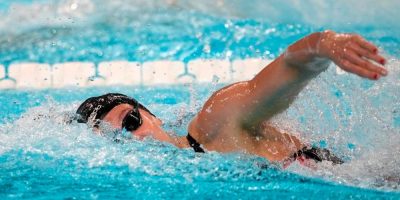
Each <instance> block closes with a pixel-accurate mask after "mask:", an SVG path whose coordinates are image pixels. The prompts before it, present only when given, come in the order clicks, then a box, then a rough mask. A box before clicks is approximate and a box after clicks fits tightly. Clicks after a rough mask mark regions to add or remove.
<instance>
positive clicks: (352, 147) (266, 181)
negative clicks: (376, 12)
mask: <svg viewBox="0 0 400 200" xmlns="http://www.w3.org/2000/svg"><path fill="white" fill-rule="evenodd" d="M13 2H14V3H20V4H18V6H15V5H12V3H9V2H5V3H4V2H2V3H0V8H1V9H0V10H1V11H2V12H3V14H2V15H3V19H5V20H3V22H0V32H1V33H2V34H1V35H0V63H1V64H3V65H5V66H8V65H9V64H11V63H15V62H42V63H50V64H53V63H57V62H66V61H90V62H95V63H98V62H101V61H110V60H121V59H122V60H129V61H140V62H145V61H150V60H160V59H169V60H179V61H183V62H188V61H190V60H192V59H196V58H229V59H232V60H233V59H239V58H247V57H261V58H274V57H276V56H277V55H279V53H281V52H282V51H283V50H284V49H285V47H286V46H287V45H288V44H290V43H292V42H293V41H295V40H297V39H299V38H301V37H302V36H304V35H306V34H308V33H310V32H313V31H317V30H323V29H326V28H335V30H336V31H355V32H358V33H360V34H362V35H363V36H365V37H366V38H368V39H369V40H371V41H373V42H374V43H377V44H378V45H379V47H380V48H381V49H382V50H384V53H385V55H386V56H387V57H388V58H389V63H388V66H387V67H388V68H389V70H390V75H389V76H388V77H387V78H385V79H382V80H380V81H378V82H371V81H368V80H363V79H360V78H358V77H355V76H352V75H348V74H346V75H340V76H339V75H337V74H336V73H335V69H334V68H330V69H329V70H328V71H327V72H325V73H323V74H321V75H320V76H319V77H318V78H317V79H315V80H313V81H312V82H311V83H310V85H309V86H308V87H307V88H306V89H305V90H304V91H303V92H302V93H301V94H300V95H299V98H298V99H297V100H296V102H295V103H294V104H293V105H292V107H291V108H290V109H288V110H287V111H286V112H284V113H282V114H281V115H279V116H277V117H276V118H275V119H274V122H275V123H277V124H279V126H280V127H284V128H285V129H288V130H290V131H292V132H296V133H299V134H300V137H301V138H302V139H303V140H305V141H308V142H310V143H312V144H314V145H318V146H322V147H327V148H330V149H332V150H333V151H334V152H335V153H337V154H339V155H341V156H343V157H344V158H345V159H346V161H347V162H346V164H343V165H341V166H334V167H333V166H330V165H329V164H327V163H322V164H320V165H319V167H318V170H309V169H305V168H303V167H301V166H297V165H293V166H291V167H289V169H286V170H282V169H280V168H279V166H274V165H271V164H269V163H268V161H267V160H265V159H263V158H258V157H254V156H250V155H243V154H220V153H216V152H210V153H207V154H204V155H195V154H194V153H193V152H192V151H191V150H190V149H186V150H180V149H177V148H175V147H173V146H171V145H169V144H164V143H160V142H157V141H153V140H151V139H147V140H145V141H137V140H136V139H134V138H124V139H123V143H119V144H116V143H114V142H112V140H111V139H110V138H108V137H99V136H97V135H95V134H93V133H92V131H91V130H90V129H88V128H87V127H86V126H85V125H83V124H75V123H72V124H69V125H67V124H66V123H65V119H66V118H67V116H68V115H70V114H71V113H73V111H74V110H75V109H76V107H77V106H78V105H79V103H80V102H82V100H84V99H85V98H87V97H90V96H94V95H100V94H104V93H107V92H121V93H125V94H128V95H131V96H135V97H136V98H139V99H141V101H142V102H143V104H145V105H147V106H148V107H149V108H150V109H151V110H152V111H154V113H155V114H156V115H157V116H159V117H160V118H161V119H163V120H164V122H165V125H164V126H165V127H164V128H165V129H166V130H169V131H171V132H175V133H176V134H179V135H183V134H185V130H186V126H187V123H188V122H189V120H190V119H191V117H192V116H193V115H194V114H195V113H196V112H197V111H198V109H199V108H200V106H201V105H202V102H204V101H205V99H207V97H208V96H209V95H210V94H211V93H212V92H213V91H214V90H216V89H218V88H220V87H222V84H219V83H210V84H200V85H178V86H157V87H146V86H135V87H133V86H132V87H126V86H125V87H122V86H121V87H94V88H83V89H82V88H80V89H79V88H65V89H47V90H2V91H0V102H1V103H0V110H1V112H0V198H1V199H5V198H10V199H12V198H15V199H21V198H42V199H118V198H145V199H152V198H162V199H166V198H179V199H182V198H183V199H189V198H201V199H211V198H224V199H250V198H261V199H278V198H279V199H280V198H294V199H334V198H335V199H351V198H352V199H399V198H400V190H399V187H400V183H399V182H400V177H399V174H400V168H399V166H400V159H398V155H399V153H400V145H399V141H400V140H399V134H400V104H399V102H400V99H399V98H400V89H399V87H400V82H399V77H400V70H399V68H398V66H399V56H398V53H399V47H400V41H399V35H398V33H399V30H398V25H397V24H385V23H378V22H376V21H372V20H371V22H370V23H363V21H359V22H358V23H357V24H351V23H350V24H348V23H342V24H340V23H339V22H338V24H336V26H333V25H329V24H328V23H324V21H320V22H319V23H310V22H309V21H307V20H305V19H306V18H301V17H299V16H303V15H304V14H302V13H301V12H300V13H299V12H294V11H293V13H296V14H295V17H297V18H298V19H299V20H298V21H296V20H294V19H289V18H287V17H286V18H285V16H286V15H285V16H283V15H282V19H283V18H285V20H281V21H279V20H275V21H274V20H271V19H265V20H263V19H261V18H257V17H254V15H255V14H254V13H252V12H251V11H247V13H246V12H244V13H236V12H233V11H237V9H236V8H237V7H240V6H245V5H247V6H248V3H246V2H245V1H243V2H241V1H237V2H236V3H237V4H238V5H237V7H229V6H232V5H226V7H225V9H228V10H229V9H231V10H233V11H232V12H228V13H225V12H218V11H214V10H213V9H212V8H208V9H209V11H207V9H206V10H204V8H207V6H203V7H201V6H192V7H190V6H191V5H190V3H186V4H185V3H181V4H179V3H178V4H176V5H172V6H165V5H164V4H162V3H155V2H153V1H143V2H142V1H138V2H140V6H139V5H138V3H135V2H131V1H129V2H128V1H113V2H114V3H110V2H108V1H90V0H85V1H81V2H83V3H81V4H79V5H78V6H77V7H76V9H75V10H71V8H72V7H74V6H72V4H73V3H74V1H52V2H50V3H49V2H48V1H35V2H34V3H32V1H13ZM145 2H147V3H145ZM149 2H150V3H149ZM270 3H273V1H270ZM292 3H293V2H292ZM339 3H340V2H339ZM214 4H215V3H214ZM120 5H124V6H120ZM274 6H275V7H276V9H277V10H279V9H280V10H286V11H287V10H289V11H291V9H293V7H291V6H292V5H291V4H290V1H289V3H286V4H285V3H283V4H282V5H280V6H276V5H275V4H274ZM274 6H272V7H274ZM316 6H317V8H318V6H320V7H319V8H320V9H323V8H324V6H322V5H320V4H318V5H316ZM116 7H118V8H119V9H120V10H119V12H116V11H115V10H114V8H116ZM305 7H306V6H305ZM305 7H304V9H307V8H305ZM48 8H51V9H48ZM300 8H302V7H300ZM343 10H345V9H343ZM389 11H390V10H389ZM389 11H387V12H386V13H390V12H389ZM254 12H256V11H254ZM287 12H288V11H287ZM287 12H285V13H287ZM343 12H344V11H343ZM245 14H248V15H245ZM258 14H260V13H258ZM276 15H277V14H276V13H271V16H272V17H271V18H273V19H277V18H276ZM17 16H19V17H17ZM24 16H25V18H24ZM32 16H35V17H32ZM258 16H261V14H260V15H258ZM265 16H268V15H267V14H264V17H265ZM274 16H275V18H274ZM342 17H343V18H344V19H342V21H343V20H344V21H346V20H345V18H346V16H342ZM381 17H382V18H381V19H385V17H386V19H387V16H384V15H382V16H381ZM21 18H22V19H24V20H21ZM279 19H281V18H279ZM316 20H317V19H316ZM348 20H349V21H348V22H352V21H351V19H348ZM24 21H26V22H24ZM338 21H341V20H340V19H339V20H338ZM354 21H357V20H356V19H354ZM16 22H21V23H16ZM387 22H390V19H389V20H387ZM11 25H13V26H11ZM388 27H390V28H391V29H388Z"/></svg>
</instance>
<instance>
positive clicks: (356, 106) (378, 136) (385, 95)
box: [275, 59, 400, 190]
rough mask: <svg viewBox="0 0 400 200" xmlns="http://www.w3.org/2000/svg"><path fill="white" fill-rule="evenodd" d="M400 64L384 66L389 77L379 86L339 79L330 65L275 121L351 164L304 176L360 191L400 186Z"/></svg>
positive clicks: (393, 62)
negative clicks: (399, 156)
mask: <svg viewBox="0 0 400 200" xmlns="http://www.w3.org/2000/svg"><path fill="white" fill-rule="evenodd" d="M399 64H400V62H399V60H398V59H390V61H389V62H388V64H387V65H386V67H387V68H388V70H389V73H390V74H389V75H388V76H387V77H385V78H382V79H380V80H379V81H377V82H373V81H369V80H364V79H361V78H359V77H357V76H355V75H351V74H347V73H346V74H343V75H338V74H337V73H336V72H335V71H336V70H335V66H331V68H330V69H329V70H328V71H326V72H324V73H323V74H321V75H320V76H319V77H318V78H316V79H315V80H313V81H311V83H310V84H309V85H308V86H307V87H306V88H305V90H304V91H303V92H302V93H301V94H300V95H299V97H298V99H297V100H296V101H295V102H294V104H293V105H292V106H291V107H290V108H289V109H288V110H287V111H286V112H285V113H283V114H281V115H280V116H278V117H277V118H276V119H275V123H277V124H279V125H280V126H283V127H287V128H288V129H291V130H290V131H291V132H294V133H300V135H301V137H302V138H303V140H305V141H307V142H308V143H309V144H313V145H316V146H320V147H324V148H329V149H332V150H333V151H334V152H335V153H337V154H339V155H341V156H342V157H344V158H345V160H347V161H346V163H345V164H343V165H340V166H334V167H332V166H331V165H330V164H328V163H325V165H324V164H323V165H321V166H320V167H319V170H318V171H316V172H312V171H309V170H306V169H303V170H304V171H302V172H300V173H305V174H308V175H309V174H312V175H313V176H321V177H325V178H327V179H329V180H334V181H335V182H340V183H345V184H349V185H356V186H359V187H367V188H382V189H388V190H397V189H398V188H399V186H400V179H399V178H400V177H399V176H398V174H400V168H399V167H398V164H399V162H400V161H399V159H397V158H398V156H397V155H398V154H399V153H400V149H399V145H400V142H399V141H400V140H399V137H400V129H399V127H398V125H397V124H396V121H395V120H396V116H397V112H396V110H398V109H399V106H400V104H399V102H400V99H399V98H400V89H399V88H400V82H399V77H400V70H399V68H398V66H399ZM288 122H289V123H288ZM292 170H294V171H297V172H298V171H299V170H298V169H297V168H292ZM300 171H301V170H300Z"/></svg>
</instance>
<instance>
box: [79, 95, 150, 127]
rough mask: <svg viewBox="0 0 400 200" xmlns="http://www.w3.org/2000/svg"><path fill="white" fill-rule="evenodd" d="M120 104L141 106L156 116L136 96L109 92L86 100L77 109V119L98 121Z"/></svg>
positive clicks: (80, 120)
mask: <svg viewBox="0 0 400 200" xmlns="http://www.w3.org/2000/svg"><path fill="white" fill-rule="evenodd" d="M120 104H129V105H132V106H133V107H134V108H136V107H139V108H141V109H143V110H145V111H147V112H149V113H150V114H151V115H153V116H155V115H154V114H153V113H151V112H150V111H149V110H148V109H147V108H146V107H144V106H143V105H142V104H140V103H139V102H138V101H137V100H136V99H134V98H131V97H128V96H126V95H123V94H119V93H108V94H105V95H101V96H98V97H91V98H89V99H87V100H86V101H84V102H83V103H82V104H81V105H80V106H79V108H78V110H77V111H76V114H77V116H76V120H77V121H78V122H79V123H88V122H90V123H96V121H97V120H101V119H103V118H104V116H105V115H106V114H107V113H108V112H110V110H111V109H113V108H114V107H115V106H118V105H120ZM138 114H139V113H138Z"/></svg>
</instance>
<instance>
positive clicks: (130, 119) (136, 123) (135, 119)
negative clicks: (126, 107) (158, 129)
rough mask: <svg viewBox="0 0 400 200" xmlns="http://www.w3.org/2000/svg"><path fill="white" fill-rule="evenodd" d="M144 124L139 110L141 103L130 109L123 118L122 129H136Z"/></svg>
mask: <svg viewBox="0 0 400 200" xmlns="http://www.w3.org/2000/svg"><path fill="white" fill-rule="evenodd" d="M142 124H143V119H142V117H141V116H140V112H139V103H136V105H135V106H133V109H132V110H131V111H129V112H128V113H127V114H126V116H125V117H124V119H123V120H122V129H125V130H127V131H135V130H137V129H138V128H139V127H140V126H141V125H142Z"/></svg>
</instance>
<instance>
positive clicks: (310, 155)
mask: <svg viewBox="0 0 400 200" xmlns="http://www.w3.org/2000/svg"><path fill="white" fill-rule="evenodd" d="M186 139H187V140H188V142H189V145H190V146H191V147H192V148H193V150H194V152H196V153H204V152H205V151H204V149H203V148H201V146H200V143H198V142H197V141H196V140H195V139H194V138H193V137H192V136H191V135H190V134H189V133H188V134H187V136H186ZM300 156H304V157H305V158H306V159H311V160H314V161H315V162H322V161H323V160H326V161H331V162H332V163H333V164H343V163H344V162H343V160H342V159H340V158H339V157H337V156H336V155H334V154H332V153H331V152H330V151H329V150H328V149H321V148H317V147H304V148H302V149H301V150H298V151H297V152H296V153H294V154H293V155H292V156H290V157H289V158H288V160H292V161H295V160H296V159H297V158H298V157H300Z"/></svg>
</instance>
